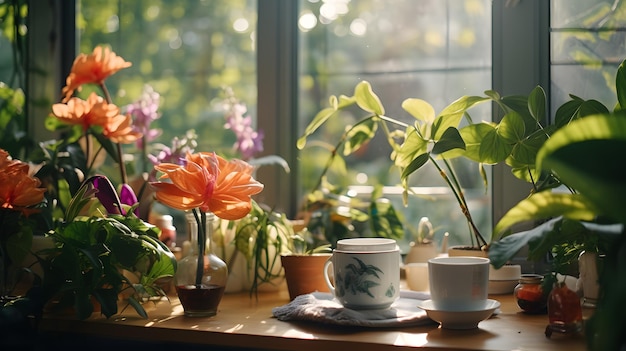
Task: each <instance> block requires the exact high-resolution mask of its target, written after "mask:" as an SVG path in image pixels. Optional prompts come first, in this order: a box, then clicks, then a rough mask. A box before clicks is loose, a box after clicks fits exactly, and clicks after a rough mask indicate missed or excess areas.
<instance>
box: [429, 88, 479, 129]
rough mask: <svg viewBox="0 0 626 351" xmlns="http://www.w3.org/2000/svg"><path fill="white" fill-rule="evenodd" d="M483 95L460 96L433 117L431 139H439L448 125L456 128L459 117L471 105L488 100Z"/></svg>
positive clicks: (459, 120)
mask: <svg viewBox="0 0 626 351" xmlns="http://www.w3.org/2000/svg"><path fill="white" fill-rule="evenodd" d="M489 100H490V99H489V98H488V97H483V96H462V97H460V98H458V99H457V100H455V101H454V102H452V103H451V104H450V105H448V106H447V107H445V108H444V109H443V111H441V112H440V113H439V115H438V116H437V117H436V118H435V121H434V122H433V127H432V139H433V140H439V138H441V136H442V135H443V133H444V132H445V131H446V130H447V129H448V128H450V127H455V128H458V126H459V123H460V122H461V118H462V117H463V115H464V114H465V112H466V111H467V110H468V109H470V108H471V107H473V106H475V105H476V104H479V103H481V102H484V101H489Z"/></svg>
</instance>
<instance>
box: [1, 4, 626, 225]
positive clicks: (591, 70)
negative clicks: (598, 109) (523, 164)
mask: <svg viewBox="0 0 626 351" xmlns="http://www.w3.org/2000/svg"><path fill="white" fill-rule="evenodd" d="M72 3H73V1H53V2H47V3H46V4H47V5H48V6H51V7H50V8H47V7H46V6H31V8H30V9H29V17H31V20H30V21H29V23H30V25H29V28H28V31H29V34H30V38H31V40H33V41H34V44H31V49H30V52H31V55H30V59H31V65H33V66H34V67H38V68H42V67H43V71H53V72H54V69H53V68H52V67H56V66H54V64H57V65H58V66H68V61H71V60H72V59H73V57H74V55H69V54H67V56H66V57H63V53H62V52H59V51H60V48H61V47H62V45H56V44H57V42H55V43H54V44H53V45H51V44H50V43H49V41H48V38H50V37H51V36H50V31H53V32H54V34H55V36H53V37H54V38H57V39H58V40H60V41H64V40H68V39H69V36H70V35H69V34H67V32H64V31H63V25H66V24H69V25H71V26H72V28H71V31H70V32H69V33H72V32H73V31H74V27H73V25H72V21H68V20H67V19H66V18H65V17H64V16H65V15H66V14H68V13H71V16H75V15H76V14H78V15H79V16H78V17H76V18H77V20H76V29H78V31H77V38H78V39H77V42H78V43H80V44H79V45H77V49H80V51H82V52H86V51H89V50H91V49H92V48H93V46H94V45H96V44H99V43H108V44H110V45H112V46H113V48H114V50H116V52H118V53H119V54H120V55H122V56H123V57H124V58H126V59H127V60H128V61H131V62H133V67H132V68H130V69H127V70H125V71H123V73H121V72H120V74H118V75H115V76H114V78H115V79H112V81H111V84H113V89H114V91H115V94H116V98H115V99H116V102H118V101H119V103H120V104H123V103H125V102H129V101H131V100H132V99H134V98H135V97H136V96H137V94H138V93H139V92H140V91H141V89H142V87H143V84H144V83H146V82H148V83H152V84H154V86H155V88H156V89H157V91H159V92H160V93H161V95H162V97H163V110H162V113H163V117H162V118H161V120H160V121H159V123H161V124H162V125H161V127H163V128H164V129H166V132H167V133H171V135H174V134H179V133H181V132H184V131H185V130H186V129H187V128H189V127H190V126H194V127H199V128H201V130H200V132H199V133H202V135H205V136H206V137H205V138H203V139H202V142H203V143H206V146H204V147H202V148H203V149H204V148H206V149H213V148H217V147H220V146H221V147H224V149H227V148H228V146H229V145H230V143H231V141H232V140H229V139H228V138H229V137H228V134H226V133H223V129H222V128H223V126H222V125H223V120H222V119H221V117H222V115H221V113H220V112H219V110H218V109H217V107H218V105H217V104H216V102H215V99H218V98H219V97H220V94H221V85H222V84H224V83H225V84H228V85H230V86H232V87H233V89H234V90H235V94H236V95H237V97H238V98H239V99H240V100H241V101H242V102H244V103H245V104H246V105H247V107H248V113H249V114H250V115H252V116H253V117H255V118H256V119H257V120H258V125H259V126H260V127H261V128H262V129H264V131H265V133H266V138H265V149H266V154H278V155H280V156H283V157H284V158H285V159H287V160H288V161H289V163H290V164H291V165H292V173H291V174H288V175H287V174H284V172H282V170H270V169H265V170H260V171H259V178H260V179H261V180H262V181H263V182H264V183H265V184H266V190H265V191H264V192H263V196H264V199H263V200H266V201H267V202H268V203H270V204H272V205H275V206H276V207H277V208H280V209H282V210H285V211H287V212H288V213H291V214H293V212H292V211H295V207H296V206H297V205H298V204H299V202H300V201H299V200H300V198H299V197H300V196H301V195H302V192H303V189H308V187H309V186H310V184H307V183H305V182H303V183H302V184H299V181H300V180H303V179H305V176H307V177H308V175H309V174H312V173H315V170H314V169H309V168H304V167H303V168H302V169H297V167H295V166H294V165H296V164H299V163H301V161H300V160H299V159H298V155H297V154H296V149H295V141H296V139H297V137H298V136H299V134H300V133H301V132H302V128H303V124H304V123H306V122H307V121H308V120H310V118H311V117H312V114H313V113H314V112H315V111H317V110H319V109H320V108H321V107H323V106H325V104H326V99H327V97H328V96H329V95H331V94H351V93H352V90H351V89H352V88H353V87H354V85H355V84H356V82H357V81H359V80H360V79H366V80H368V81H370V82H371V83H372V85H373V88H374V90H375V92H376V93H378V94H379V96H381V98H382V100H383V103H384V104H385V107H386V108H387V109H388V110H389V111H388V113H389V114H393V115H398V116H399V115H402V113H403V112H402V111H401V110H400V109H399V105H400V102H401V100H402V99H404V98H406V97H420V98H423V99H425V100H427V101H429V102H431V103H432V104H433V105H434V106H435V109H436V110H439V109H441V108H442V107H443V106H444V105H445V104H447V103H449V102H450V101H452V100H453V99H454V98H457V97H459V96H461V95H465V94H468V95H469V94H472V95H475V94H481V93H482V92H483V90H486V89H490V88H491V89H494V90H497V91H499V92H501V93H502V94H504V95H511V94H528V93H529V92H530V91H531V90H532V89H533V88H534V87H535V86H536V85H541V86H542V87H544V89H545V90H546V91H547V92H548V93H549V94H550V95H552V99H551V106H552V108H554V107H555V106H558V105H560V104H561V103H562V102H563V101H564V100H565V99H567V94H568V93H570V92H571V93H574V94H576V95H578V96H580V97H582V98H597V99H599V100H600V101H601V102H603V103H605V104H607V105H609V106H611V105H612V104H613V103H614V101H615V98H614V96H615V94H614V82H612V81H611V80H612V77H614V73H615V70H616V68H617V65H618V64H619V63H620V62H621V59H622V58H623V57H626V53H625V52H624V51H625V50H624V45H623V40H621V39H623V33H624V30H623V25H621V24H620V23H624V19H623V18H622V17H623V15H622V13H623V12H624V11H623V6H624V5H622V2H619V1H613V0H593V1H589V0H552V1H545V0H524V1H519V0H495V1H488V0H462V1H461V0H446V1H441V0H405V1H400V0H393V1H383V0H369V1H348V0H333V1H330V0H325V1H321V0H317V1H315V0H300V1H293V0H262V1H253V0H237V1H228V0H220V1H217V0H211V1H207V0H197V1H167V2H162V1H161V2H157V1H154V2H152V1H142V2H136V1H118V0H108V1H100V2H92V1H89V2H87V1H85V2H77V3H78V4H79V5H80V6H79V7H78V10H77V11H76V12H74V10H73V8H72V6H71V5H72ZM55 4H56V5H58V6H56V7H55V6H54V5H55ZM459 4H462V6H460V5H459ZM435 18H437V19H435ZM49 28H51V30H50V29H49ZM394 31H396V33H400V34H397V35H392V34H389V33H392V32H394ZM144 33H148V34H144ZM137 38H139V39H137ZM69 41H70V43H71V40H69ZM4 43H5V42H2V45H4ZM51 48H52V49H51ZM298 51H300V55H299V56H298V55H297V53H298ZM3 53H6V51H3ZM5 55H6V54H5ZM0 58H8V56H1V57H0ZM48 61H49V62H48ZM182 62H184V63H182ZM0 67H4V66H0ZM257 67H259V69H257ZM122 77H123V78H122ZM55 79H56V80H55V81H54V83H55V84H54V86H53V87H51V86H50V85H51V83H50V82H51V80H50V79H49V77H44V76H38V75H32V76H31V78H30V79H29V81H30V83H29V86H30V90H29V92H30V93H31V95H32V96H35V97H36V99H34V100H35V101H37V102H40V101H44V100H43V99H40V97H41V96H45V97H46V98H48V99H50V100H51V101H49V102H50V103H51V102H52V101H56V99H57V98H58V94H59V89H60V87H61V86H62V83H63V82H62V79H64V74H62V72H57V75H56V76H55ZM257 87H259V88H258V89H257ZM33 90H34V91H35V92H36V94H32V91H33ZM51 96H52V97H51ZM257 97H258V98H257ZM41 106H49V103H47V104H43V103H42V104H41ZM392 109H396V110H395V111H393V110H392ZM553 112H554V111H553ZM29 113H30V114H32V116H33V117H31V118H32V121H31V124H32V125H31V128H33V127H32V126H40V125H43V123H42V120H43V118H44V117H45V115H46V113H47V109H46V108H42V107H38V106H37V105H36V104H34V103H32V104H31V110H30V112H29ZM487 114H488V113H487V112H485V116H486V117H487V118H488V116H487ZM481 115H482V113H481ZM481 118H482V117H481ZM492 118H493V119H497V118H499V116H493V117H492ZM33 133H34V134H35V136H36V137H37V135H38V134H37V133H39V131H37V130H35V131H34V132H33ZM209 135H210V137H209ZM38 138H39V139H40V140H44V139H45V138H44V137H38ZM369 151H370V152H368V153H367V154H366V155H365V156H363V157H362V159H361V160H355V162H356V161H361V164H362V165H363V167H361V166H359V165H356V164H355V165H354V167H353V169H355V170H359V171H362V172H364V173H367V175H368V178H369V179H370V180H371V179H372V177H379V179H383V180H385V182H386V183H387V184H389V185H393V184H394V179H393V178H392V176H391V175H389V174H386V173H384V174H383V173H380V174H376V173H377V172H373V171H371V170H370V169H369V168H367V167H368V166H369V165H377V166H376V167H375V168H376V169H377V170H379V169H381V167H380V166H378V165H379V164H380V162H382V161H380V156H381V155H385V154H386V152H385V151H382V150H378V149H377V148H376V147H375V145H372V147H370V150H369ZM302 157H304V158H306V157H309V156H307V155H305V154H303V155H302ZM315 162H317V161H315ZM303 163H304V162H303ZM310 163H311V162H309V163H306V164H305V165H308V164H310ZM387 168H388V167H387ZM508 173H510V172H508V170H506V169H500V168H499V167H494V169H493V181H492V188H491V189H490V190H491V194H486V195H485V194H484V192H482V191H483V189H482V188H481V186H480V185H478V186H476V187H475V189H477V192H478V193H477V194H476V195H477V196H476V199H478V200H479V201H481V202H483V201H486V202H484V203H483V204H482V206H483V207H484V208H485V209H486V211H485V212H484V216H485V217H484V218H483V219H482V220H481V221H482V222H483V223H484V225H485V226H487V227H489V222H490V221H493V220H497V219H498V218H500V217H501V216H502V214H503V213H504V212H505V211H506V210H507V209H508V208H510V207H511V206H512V204H514V203H515V202H517V200H518V199H520V198H522V197H524V196H526V195H527V194H528V188H527V187H526V184H521V183H519V182H516V180H515V179H511V178H512V176H510V175H509V174H508ZM353 178H354V177H353ZM418 178H419V177H413V179H412V180H414V181H416V183H415V184H414V185H416V186H419V185H421V184H422V183H417V180H418ZM424 178H430V177H426V176H424ZM435 178H436V177H435ZM348 180H349V181H352V179H351V178H348ZM474 181H475V180H471V179H470V184H472V185H475V183H474ZM424 184H425V185H427V186H429V187H431V189H437V188H432V187H437V186H439V185H437V184H435V183H424ZM390 191H391V188H390ZM390 194H392V193H391V192H390ZM489 201H491V209H492V211H489V208H490V204H489ZM451 205H454V204H453V203H451ZM450 212H452V210H451V211H450ZM454 212H455V213H456V212H457V211H456V209H454ZM410 216H412V217H415V216H420V214H411V215H410ZM429 216H431V215H430V214H429ZM433 220H434V221H435V222H436V221H437V219H435V218H433Z"/></svg>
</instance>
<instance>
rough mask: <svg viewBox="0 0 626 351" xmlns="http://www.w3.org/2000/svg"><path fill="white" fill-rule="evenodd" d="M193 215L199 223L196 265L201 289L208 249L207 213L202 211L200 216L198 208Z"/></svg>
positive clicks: (197, 282)
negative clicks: (205, 256)
mask: <svg viewBox="0 0 626 351" xmlns="http://www.w3.org/2000/svg"><path fill="white" fill-rule="evenodd" d="M192 212H193V216H194V217H195V219H196V224H197V225H198V228H197V233H198V264H197V266H196V288H198V289H200V287H201V285H202V274H203V273H204V253H205V249H206V213H205V212H204V211H202V212H200V215H199V216H198V212H199V211H198V209H196V208H194V209H193V210H192Z"/></svg>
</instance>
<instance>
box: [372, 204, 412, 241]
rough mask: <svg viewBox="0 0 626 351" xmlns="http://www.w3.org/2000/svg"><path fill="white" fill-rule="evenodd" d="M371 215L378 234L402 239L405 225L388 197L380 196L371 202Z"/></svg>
mask: <svg viewBox="0 0 626 351" xmlns="http://www.w3.org/2000/svg"><path fill="white" fill-rule="evenodd" d="M370 217H371V218H372V226H373V231H374V234H375V235H376V236H379V237H383V238H391V239H395V240H400V239H402V238H403V237H404V227H403V225H402V221H401V220H400V218H399V217H398V214H397V213H396V210H395V208H394V207H393V205H392V204H391V202H390V201H389V200H388V199H384V198H378V199H376V200H375V201H372V202H371V204H370Z"/></svg>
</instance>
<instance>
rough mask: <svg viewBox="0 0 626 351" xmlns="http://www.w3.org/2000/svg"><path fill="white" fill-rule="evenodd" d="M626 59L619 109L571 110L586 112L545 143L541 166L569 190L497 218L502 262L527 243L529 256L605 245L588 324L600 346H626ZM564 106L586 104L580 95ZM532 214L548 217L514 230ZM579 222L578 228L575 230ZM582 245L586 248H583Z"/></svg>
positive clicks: (538, 196)
mask: <svg viewBox="0 0 626 351" xmlns="http://www.w3.org/2000/svg"><path fill="white" fill-rule="evenodd" d="M625 69H626V67H625V63H624V62H622V63H621V65H620V66H619V68H618V70H617V75H616V78H615V85H616V91H617V101H618V104H617V105H616V107H615V108H614V109H613V111H612V112H608V109H606V108H602V107H600V106H599V105H598V103H594V104H593V106H594V109H592V110H589V109H587V110H586V112H588V113H587V114H584V113H582V112H583V108H582V107H581V108H578V109H573V110H570V111H574V112H580V114H581V115H585V116H584V117H581V118H579V119H577V120H575V121H573V122H571V123H570V124H568V125H566V126H564V127H562V128H561V129H560V130H559V131H557V132H555V133H554V134H553V135H552V136H551V137H550V139H549V140H547V141H546V142H545V143H544V144H543V145H542V146H541V148H540V150H539V152H538V154H537V160H536V169H537V170H538V171H545V172H549V173H551V174H553V175H555V176H557V177H558V179H559V181H560V182H561V183H562V184H563V185H564V186H565V187H566V189H567V190H566V191H549V190H547V191H541V192H537V193H533V194H531V195H530V196H529V197H528V198H526V199H523V200H522V201H520V202H519V203H518V204H517V205H516V206H514V207H513V208H512V209H511V210H510V211H508V212H507V213H506V214H505V215H504V216H503V217H502V218H501V219H500V221H499V222H498V223H497V224H496V226H495V228H494V234H495V235H496V237H497V239H496V240H494V242H493V243H492V244H491V246H490V249H489V257H490V258H491V259H492V262H493V264H494V265H496V266H497V265H502V264H503V263H504V262H506V261H507V260H508V259H509V258H510V257H512V256H513V255H515V254H516V253H517V252H518V251H519V249H520V248H522V247H523V246H525V245H528V247H529V258H531V259H533V258H537V257H541V256H543V255H546V254H551V253H553V252H555V251H557V254H558V252H559V251H560V252H561V257H559V259H561V258H562V256H563V253H562V252H563V251H562V250H563V248H569V249H575V248H576V247H577V246H578V247H579V250H580V249H582V248H584V249H586V250H589V249H592V250H593V249H594V247H595V249H600V250H602V251H603V252H604V254H605V255H606V256H605V259H604V261H603V269H602V270H601V272H600V297H599V301H598V304H597V308H596V310H595V312H594V314H593V316H592V317H591V318H590V320H589V321H588V322H587V324H586V338H587V342H588V347H589V348H590V349H593V350H596V349H597V350H606V349H619V348H620V347H623V346H624V345H626V339H625V338H624V336H623V333H622V330H621V328H620V327H618V326H620V325H623V322H624V315H623V313H621V311H623V308H624V306H625V305H626V304H625V302H624V298H623V296H625V292H626V286H625V285H624V283H623V282H622V281H621V280H620V279H616V277H618V276H620V275H623V274H624V267H623V263H622V261H623V257H624V254H623V252H624V251H623V250H624V248H625V247H626V246H625V245H626V239H625V238H626V237H625V235H624V224H625V222H626V220H625V218H624V213H626V208H625V205H624V202H623V197H624V195H626V184H625V183H624V180H623V177H621V172H620V167H621V165H622V164H623V162H624V161H626V160H625V159H624V155H623V153H621V152H617V150H623V149H624V148H625V147H626V115H624V112H623V106H625V105H626V92H625V87H626V75H625V72H626V71H625ZM573 101H574V103H572V102H571V101H570V102H567V103H566V104H565V105H564V106H571V105H573V104H576V105H575V106H582V105H580V104H579V102H580V99H578V98H575V97H573ZM527 221H535V222H536V221H545V222H543V223H541V224H539V225H537V226H535V227H534V228H533V229H531V230H528V231H524V232H520V233H511V231H510V227H511V226H513V225H514V224H516V223H520V222H527ZM572 228H575V229H576V230H573V231H572V230H571V229H572ZM575 252H580V251H575Z"/></svg>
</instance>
